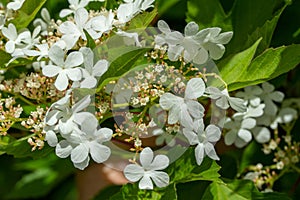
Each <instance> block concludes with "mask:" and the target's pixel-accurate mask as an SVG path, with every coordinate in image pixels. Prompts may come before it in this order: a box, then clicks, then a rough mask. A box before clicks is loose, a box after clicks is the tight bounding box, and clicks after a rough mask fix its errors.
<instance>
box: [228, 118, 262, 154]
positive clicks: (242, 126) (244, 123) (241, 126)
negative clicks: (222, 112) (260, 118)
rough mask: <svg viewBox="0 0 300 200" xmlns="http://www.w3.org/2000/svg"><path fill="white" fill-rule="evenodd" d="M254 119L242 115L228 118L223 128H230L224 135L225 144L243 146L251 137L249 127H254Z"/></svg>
mask: <svg viewBox="0 0 300 200" xmlns="http://www.w3.org/2000/svg"><path fill="white" fill-rule="evenodd" d="M255 125H256V121H255V119H253V118H246V119H243V117H242V116H235V115H234V116H233V118H232V119H228V120H227V122H226V123H225V125H224V128H226V129H230V131H228V132H227V133H226V135H225V144H226V145H232V144H233V143H234V145H235V146H236V147H238V148H242V147H244V146H245V145H246V144H247V143H249V142H250V141H251V139H252V134H251V132H250V129H252V128H254V127H255Z"/></svg>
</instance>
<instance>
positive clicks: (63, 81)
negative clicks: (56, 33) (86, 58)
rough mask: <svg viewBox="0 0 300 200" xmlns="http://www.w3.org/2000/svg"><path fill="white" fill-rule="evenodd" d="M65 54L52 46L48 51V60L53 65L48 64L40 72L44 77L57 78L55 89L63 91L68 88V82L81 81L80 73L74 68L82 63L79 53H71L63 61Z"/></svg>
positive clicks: (55, 46)
mask: <svg viewBox="0 0 300 200" xmlns="http://www.w3.org/2000/svg"><path fill="white" fill-rule="evenodd" d="M64 56H65V52H64V51H63V50H62V49H61V48H60V47H58V46H57V45H54V46H52V47H51V48H50V50H49V58H50V60H51V61H52V62H53V63H54V64H49V65H46V66H44V67H43V69H42V72H43V74H44V75H45V76H48V77H54V76H56V75H58V76H57V78H56V80H55V83H54V85H55V87H56V88H57V89H58V90H60V91H63V90H65V89H66V88H67V87H68V83H69V80H72V81H79V80H80V79H81V71H80V69H79V68H75V67H76V66H79V65H81V64H82V63H83V56H82V53H81V52H72V53H70V54H69V55H68V56H67V58H66V59H64Z"/></svg>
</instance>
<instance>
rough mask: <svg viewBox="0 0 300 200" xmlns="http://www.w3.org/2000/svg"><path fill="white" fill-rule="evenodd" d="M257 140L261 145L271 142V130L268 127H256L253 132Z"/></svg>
mask: <svg viewBox="0 0 300 200" xmlns="http://www.w3.org/2000/svg"><path fill="white" fill-rule="evenodd" d="M252 133H253V136H254V138H255V140H256V141H257V142H259V143H262V144H263V143H266V142H269V141H270V139H271V133H270V130H269V129H267V128H266V127H255V128H254V129H253V131H252Z"/></svg>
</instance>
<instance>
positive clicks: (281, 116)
mask: <svg viewBox="0 0 300 200" xmlns="http://www.w3.org/2000/svg"><path fill="white" fill-rule="evenodd" d="M297 116H298V113H297V111H296V110H295V109H293V108H288V107H287V108H282V109H281V110H280V111H279V113H278V116H277V117H276V118H275V120H274V121H273V122H272V124H271V125H270V127H271V128H272V129H277V128H278V124H288V123H291V122H292V121H293V120H295V119H297Z"/></svg>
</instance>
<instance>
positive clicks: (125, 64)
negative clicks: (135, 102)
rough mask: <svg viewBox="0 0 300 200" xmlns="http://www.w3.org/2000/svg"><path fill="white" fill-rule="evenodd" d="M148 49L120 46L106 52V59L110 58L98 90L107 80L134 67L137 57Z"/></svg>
mask: <svg viewBox="0 0 300 200" xmlns="http://www.w3.org/2000/svg"><path fill="white" fill-rule="evenodd" d="M147 51H149V49H147V48H137V47H121V48H117V49H111V50H110V51H109V52H108V53H109V56H108V58H109V59H108V60H112V61H111V63H110V65H109V68H108V70H107V72H106V73H105V74H104V75H103V76H102V77H101V79H100V80H99V86H98V89H97V90H98V91H99V90H100V89H102V87H103V86H104V85H106V84H107V83H108V82H109V81H111V80H115V79H117V78H118V77H120V76H121V75H123V74H125V73H127V72H128V71H129V70H130V69H132V68H134V67H135V65H134V64H135V63H136V62H137V60H138V59H140V58H141V57H143V55H144V54H145V53H146V52H147Z"/></svg>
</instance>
